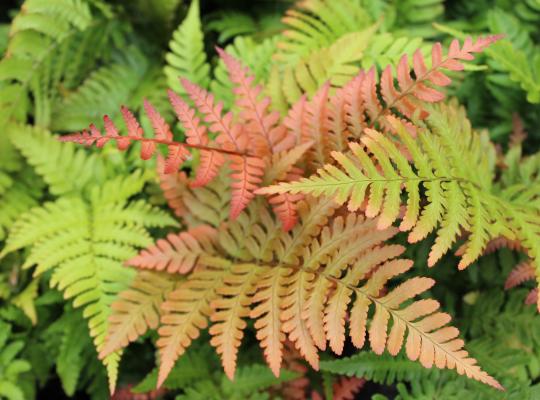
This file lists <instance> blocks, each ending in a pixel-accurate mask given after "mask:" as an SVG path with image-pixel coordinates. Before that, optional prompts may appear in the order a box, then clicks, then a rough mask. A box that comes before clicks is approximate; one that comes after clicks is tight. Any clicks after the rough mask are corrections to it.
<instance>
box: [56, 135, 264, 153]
mask: <svg viewBox="0 0 540 400" xmlns="http://www.w3.org/2000/svg"><path fill="white" fill-rule="evenodd" d="M99 139H106V140H107V141H110V140H116V141H117V140H126V139H129V140H130V141H131V140H134V141H137V142H141V143H145V142H152V143H158V144H163V145H166V146H184V147H187V148H190V149H197V150H206V151H217V152H219V153H224V154H230V155H235V156H241V157H244V156H248V157H255V155H254V154H252V153H250V152H245V153H242V152H239V151H234V150H227V149H221V148H217V147H210V146H204V145H200V144H189V143H180V142H175V141H174V140H166V139H156V138H143V137H135V136H110V135H103V136H100V137H99ZM58 140H60V141H61V142H73V141H75V140H74V139H73V138H72V137H71V136H70V135H67V136H61V137H59V138H58ZM96 140H97V138H96Z"/></svg>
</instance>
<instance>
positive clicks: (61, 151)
mask: <svg viewBox="0 0 540 400" xmlns="http://www.w3.org/2000/svg"><path fill="white" fill-rule="evenodd" d="M7 134H8V135H9V137H10V138H11V141H12V143H13V145H14V146H15V147H16V148H17V149H18V150H19V151H20V152H21V153H22V154H23V156H24V157H25V158H26V160H27V162H28V163H29V164H30V165H31V166H32V167H34V168H35V170H36V172H37V174H38V175H40V176H41V177H43V180H44V181H45V182H46V183H47V185H48V186H49V190H50V191H51V193H52V194H54V195H63V194H69V193H76V192H80V191H81V190H83V189H84V188H85V187H86V186H87V185H88V184H90V183H91V182H96V177H97V179H102V180H103V179H104V178H105V176H106V175H105V165H104V162H103V159H102V158H99V157H98V156H97V155H95V154H91V155H89V154H88V153H87V152H85V151H84V150H83V149H80V148H79V149H78V148H76V147H75V146H64V144H62V143H60V142H59V141H58V140H56V139H55V138H54V137H53V136H52V135H51V134H50V133H49V132H47V131H46V130H44V129H41V128H37V127H31V126H22V125H18V124H10V125H8V127H7Z"/></svg>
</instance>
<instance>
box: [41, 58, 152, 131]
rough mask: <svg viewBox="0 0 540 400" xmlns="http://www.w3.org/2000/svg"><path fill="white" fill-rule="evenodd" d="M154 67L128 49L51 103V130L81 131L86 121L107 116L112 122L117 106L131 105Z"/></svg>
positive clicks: (86, 123) (150, 75) (150, 76)
mask: <svg viewBox="0 0 540 400" xmlns="http://www.w3.org/2000/svg"><path fill="white" fill-rule="evenodd" d="M155 70H156V68H155V65H153V64H151V63H149V62H148V60H147V59H146V58H145V57H144V55H143V54H142V53H141V52H140V51H138V50H137V49H136V48H129V49H128V50H127V51H125V53H124V54H122V55H121V57H120V59H119V60H118V61H116V62H114V63H111V64H108V65H104V66H102V67H101V68H99V69H97V70H96V71H95V72H93V73H92V74H91V75H90V76H88V77H87V78H86V79H85V81H84V82H83V83H82V84H81V86H80V87H79V88H78V89H77V90H76V91H73V92H71V93H69V94H68V95H67V96H65V97H64V98H63V99H62V100H61V101H58V102H55V103H54V108H53V110H52V117H51V125H50V126H51V130H55V131H75V130H79V129H84V128H85V127H86V126H87V125H88V120H89V119H90V120H95V119H98V118H99V117H100V116H102V115H104V114H107V115H109V116H110V117H111V118H113V119H115V118H116V116H117V111H118V108H117V107H118V104H128V105H129V104H131V103H133V98H134V97H136V98H137V97H138V92H139V91H140V88H141V87H144V85H145V84H147V83H148V81H149V78H153V77H154V74H153V72H154V71H155Z"/></svg>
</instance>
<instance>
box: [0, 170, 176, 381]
mask: <svg viewBox="0 0 540 400" xmlns="http://www.w3.org/2000/svg"><path fill="white" fill-rule="evenodd" d="M144 181H145V179H144V177H142V176H141V174H135V175H132V176H131V177H129V178H127V179H124V180H123V181H120V180H118V179H116V180H112V181H109V182H107V183H105V184H104V185H103V186H102V187H94V188H92V189H91V190H90V195H89V197H88V198H84V197H79V196H73V197H65V198H61V199H59V200H57V201H54V202H49V203H46V204H44V205H43V206H42V207H37V208H34V209H32V210H30V211H28V212H27V213H26V214H24V215H23V216H21V217H20V219H19V220H18V221H17V223H16V224H15V226H14V227H13V228H12V230H11V234H10V237H9V239H8V242H7V245H6V247H5V248H4V250H3V252H2V255H5V254H7V253H9V252H12V251H15V250H17V249H20V248H23V247H30V248H31V250H30V253H29V255H28V257H27V259H26V261H25V264H24V266H23V267H24V268H29V267H32V266H34V265H35V266H36V268H35V270H34V276H40V275H42V274H44V273H46V272H47V271H50V270H52V271H53V273H52V275H51V279H50V284H51V286H53V287H57V288H58V289H60V290H62V291H63V293H64V297H65V298H66V299H72V301H73V304H74V306H75V307H83V308H84V313H83V315H84V317H85V318H86V319H88V325H89V328H90V334H91V336H92V337H93V338H94V344H95V346H96V347H97V349H98V350H99V349H100V348H101V347H102V346H103V343H104V338H105V335H106V330H107V325H108V321H107V319H108V316H109V314H110V311H111V310H110V304H111V302H112V300H113V299H114V297H115V296H116V294H117V293H118V292H119V291H121V290H122V288H124V287H126V285H127V284H128V282H129V281H130V279H131V277H132V276H133V274H132V272H131V271H130V270H127V269H125V268H123V267H122V261H123V260H124V259H125V258H127V257H130V255H133V254H134V252H135V249H136V248H137V247H139V246H145V245H147V244H148V242H149V240H150V236H149V235H148V233H147V231H146V230H145V228H147V227H152V226H164V225H167V224H171V223H173V221H172V220H171V219H170V218H169V217H167V216H166V215H165V214H163V213H160V212H159V211H157V210H153V209H152V208H150V207H149V206H148V205H147V204H145V203H144V202H132V203H129V202H128V198H129V197H130V196H132V195H133V194H134V193H136V192H138V191H139V190H140V189H141V187H142V185H143V184H144ZM119 356H120V354H119V353H116V354H111V355H109V357H107V358H106V359H105V360H104V363H105V365H106V366H107V368H108V371H109V377H110V385H111V390H113V388H114V385H115V382H116V376H117V368H118V362H119Z"/></svg>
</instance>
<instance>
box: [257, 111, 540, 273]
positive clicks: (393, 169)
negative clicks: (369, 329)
mask: <svg viewBox="0 0 540 400" xmlns="http://www.w3.org/2000/svg"><path fill="white" fill-rule="evenodd" d="M432 113H433V115H430V117H428V118H427V119H426V121H425V124H424V126H425V128H423V129H420V130H419V132H418V135H419V138H418V140H417V141H415V140H413V139H412V138H411V136H410V133H409V132H408V131H407V129H406V127H405V126H404V125H403V124H402V123H401V122H399V121H398V120H397V119H394V118H391V119H389V123H390V124H392V125H393V127H394V133H395V135H396V139H397V140H398V141H399V143H400V145H401V146H403V147H404V149H405V150H406V152H407V153H408V154H409V155H410V162H409V159H407V157H406V156H405V155H404V154H403V153H402V151H401V149H400V147H398V145H397V144H396V143H394V142H392V140H391V138H390V137H388V136H385V135H383V134H381V133H380V132H378V131H376V130H367V131H366V135H365V136H364V137H362V139H361V144H360V143H351V144H350V149H351V153H350V154H346V153H338V152H336V153H334V154H333V157H334V159H335V160H336V161H337V163H338V166H335V165H331V164H328V165H326V166H325V167H324V168H323V169H321V170H320V171H319V173H318V174H317V175H314V176H313V177H311V178H305V179H302V180H300V181H298V182H292V183H284V184H280V186H276V187H273V188H269V189H263V191H264V192H270V193H285V192H290V193H305V194H314V195H317V196H320V195H326V196H331V197H332V198H334V199H335V200H336V201H338V202H339V203H344V202H347V203H348V208H349V210H351V211H353V210H356V209H358V208H360V207H364V206H365V211H366V214H367V215H368V216H371V217H377V216H379V215H380V217H379V218H378V226H379V227H380V228H385V227H387V226H389V225H391V224H392V223H393V222H394V221H395V220H396V219H398V218H401V219H402V222H401V225H400V229H401V230H403V231H409V230H410V231H411V232H410V234H409V241H410V242H416V241H418V240H421V239H423V238H425V237H426V235H427V234H429V233H430V232H431V231H433V230H434V229H436V228H437V227H439V229H438V231H437V238H436V240H435V244H434V245H433V247H432V249H431V252H430V255H429V260H428V264H429V265H434V264H435V262H437V261H438V260H439V259H440V258H441V256H442V255H444V254H445V253H446V252H448V251H449V250H450V248H451V246H452V244H453V243H454V242H455V241H456V240H457V239H458V235H460V234H461V232H462V231H466V232H467V231H468V232H470V234H469V235H468V237H467V239H466V240H465V243H464V249H463V250H462V251H461V254H462V259H461V261H460V264H459V267H460V268H465V267H467V266H468V265H469V264H470V263H471V262H473V261H474V260H476V259H477V258H478V257H479V256H480V255H481V254H482V253H483V251H484V250H485V249H486V247H487V244H488V242H489V241H490V240H492V239H495V238H497V237H499V236H501V235H502V236H506V237H508V238H510V239H518V240H519V241H520V242H521V243H522V246H523V247H524V248H525V249H526V250H527V252H528V253H529V255H531V257H533V259H534V260H535V262H537V261H536V260H537V258H535V256H534V254H536V251H537V250H536V248H535V247H536V246H535V244H534V243H535V242H536V240H535V239H532V238H533V237H534V235H536V233H535V232H536V228H535V225H536V222H535V221H536V218H537V213H538V211H537V209H536V206H535V203H534V201H533V202H529V201H525V202H524V201H523V200H524V199H528V200H532V199H534V193H535V190H536V189H535V186H533V187H529V188H528V190H526V191H525V190H524V189H525V188H523V187H520V185H517V186H510V187H507V188H505V189H504V190H502V191H498V190H496V188H494V187H493V186H494V185H493V179H494V170H493V158H492V157H493V154H494V150H493V149H490V147H489V145H486V143H485V141H483V140H482V136H481V135H479V134H476V133H474V132H473V131H472V130H471V128H470V125H469V123H468V121H467V120H466V118H465V116H464V114H463V110H459V109H457V108H455V107H448V106H441V107H439V109H438V110H437V109H435V110H432ZM456 138H459V139H458V142H456ZM456 143H458V144H457V145H456ZM490 154H491V156H490ZM465 159H466V160H471V159H474V160H476V165H477V166H478V168H477V169H475V170H474V171H472V170H470V169H467V168H466V167H465V164H464V161H463V160H465ZM378 166H380V168H378ZM431 166H434V167H431ZM421 186H422V187H423V188H424V189H425V190H426V194H427V197H428V203H427V204H423V205H422V204H421V202H420V200H421V197H420V188H421ZM403 189H404V191H405V193H406V194H407V201H406V209H405V210H404V213H403V214H400V206H401V204H402V200H401V197H400V195H401V192H402V190H403ZM364 202H365V203H364ZM505 215H511V216H512V217H511V218H505Z"/></svg>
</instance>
